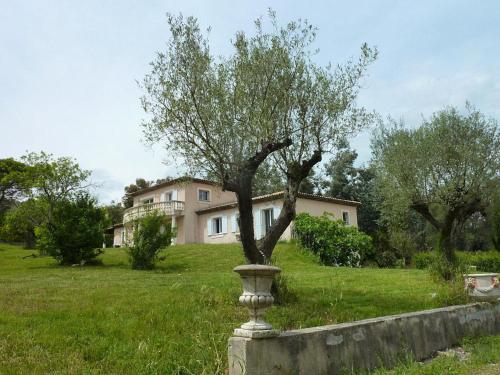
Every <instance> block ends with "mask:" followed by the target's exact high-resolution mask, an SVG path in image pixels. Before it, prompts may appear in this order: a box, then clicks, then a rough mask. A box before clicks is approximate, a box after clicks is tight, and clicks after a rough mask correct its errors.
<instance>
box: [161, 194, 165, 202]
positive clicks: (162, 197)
mask: <svg viewBox="0 0 500 375" xmlns="http://www.w3.org/2000/svg"><path fill="white" fill-rule="evenodd" d="M160 202H165V193H161V195H160Z"/></svg>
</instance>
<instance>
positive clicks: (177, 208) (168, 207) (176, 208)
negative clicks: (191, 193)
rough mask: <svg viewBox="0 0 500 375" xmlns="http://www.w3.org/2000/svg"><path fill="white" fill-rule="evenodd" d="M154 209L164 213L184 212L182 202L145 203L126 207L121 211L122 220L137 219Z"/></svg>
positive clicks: (175, 213) (125, 221)
mask: <svg viewBox="0 0 500 375" xmlns="http://www.w3.org/2000/svg"><path fill="white" fill-rule="evenodd" d="M152 211H156V212H158V213H160V214H164V215H177V214H181V213H183V212H184V202H181V201H168V202H158V203H147V204H141V205H139V206H134V207H130V208H127V209H126V210H125V211H124V213H123V222H124V223H127V222H129V221H132V220H136V219H139V218H141V217H143V216H145V215H147V214H148V213H150V212H152Z"/></svg>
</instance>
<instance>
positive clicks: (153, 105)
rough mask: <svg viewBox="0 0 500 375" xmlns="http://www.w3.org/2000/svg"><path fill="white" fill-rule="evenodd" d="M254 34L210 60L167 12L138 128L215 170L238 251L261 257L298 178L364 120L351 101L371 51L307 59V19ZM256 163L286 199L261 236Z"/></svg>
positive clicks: (279, 229)
mask: <svg viewBox="0 0 500 375" xmlns="http://www.w3.org/2000/svg"><path fill="white" fill-rule="evenodd" d="M270 20H271V23H272V31H271V32H264V28H263V25H262V21H261V20H260V19H259V20H257V21H256V22H255V25H256V34H255V35H254V36H252V37H247V36H246V35H245V34H244V33H243V32H239V33H237V34H236V37H235V39H234V42H233V47H234V53H233V54H232V55H231V56H229V57H227V58H221V59H216V58H215V57H214V56H213V54H212V53H211V51H210V49H209V46H208V41H207V39H206V38H205V37H204V36H203V35H202V33H201V32H200V28H199V26H198V23H197V21H196V19H195V18H192V17H189V18H187V19H184V18H183V17H182V16H179V17H173V16H169V17H168V23H169V25H170V31H171V39H170V41H169V43H168V46H167V50H166V52H161V53H158V54H157V58H156V59H155V61H153V63H152V64H151V65H152V71H151V73H150V74H148V75H147V76H146V77H145V79H144V82H143V88H144V90H145V95H144V97H143V98H142V104H143V107H144V109H145V111H146V112H147V113H149V114H150V115H151V117H150V119H149V120H148V121H147V122H146V123H144V124H143V125H144V135H145V137H146V140H147V141H149V142H151V143H156V142H162V143H163V144H164V145H165V147H166V148H167V149H168V150H169V151H171V152H173V153H175V154H176V155H177V156H179V157H180V158H182V160H183V162H184V163H185V164H186V165H187V166H188V167H189V168H190V170H191V172H192V173H193V174H200V175H205V176H206V175H210V176H215V177H216V179H217V180H218V181H219V182H220V183H221V185H222V188H223V189H224V190H227V191H232V192H234V193H235V194H236V197H237V201H238V209H239V213H240V215H239V227H240V235H241V242H242V245H243V251H244V254H245V257H246V259H247V261H248V262H250V263H261V264H262V263H268V262H269V261H270V258H271V254H272V252H273V249H274V246H275V244H276V242H277V241H278V240H279V238H280V236H281V234H282V233H283V232H284V230H285V229H286V228H287V227H288V225H289V224H290V222H291V221H292V220H293V218H294V217H295V202H296V200H297V194H298V192H299V189H300V185H301V182H302V181H303V180H304V179H305V178H306V177H307V176H309V174H310V172H311V169H312V168H313V167H314V166H315V165H316V164H318V163H319V162H320V161H321V160H322V156H323V154H324V153H326V152H330V151H332V150H333V149H334V148H335V147H336V145H337V144H338V142H339V141H340V140H342V139H344V138H345V137H346V136H349V135H351V134H353V133H355V132H356V131H357V130H359V129H360V128H361V127H362V126H364V125H366V124H367V123H368V122H369V121H370V120H371V116H370V115H369V114H367V113H366V112H365V111H364V110H363V109H360V108H357V107H356V105H355V100H356V97H357V94H358V91H359V88H360V80H361V78H362V77H363V74H364V72H365V70H366V68H367V66H368V65H369V64H370V63H371V62H372V61H374V59H375V58H376V55H377V51H376V50H374V49H370V48H369V47H368V46H367V45H363V46H362V48H361V56H360V58H359V59H358V60H357V61H352V60H350V61H348V62H347V63H345V64H343V65H337V66H335V67H332V66H331V65H328V66H326V67H321V66H318V65H317V64H316V63H314V62H313V60H312V57H313V52H311V45H312V43H313V41H314V39H315V36H316V29H315V28H314V27H312V26H311V25H310V24H308V23H307V22H302V21H298V22H290V23H288V24H287V25H286V26H285V27H283V28H281V27H279V26H278V24H277V21H276V17H275V14H274V13H273V12H272V11H271V12H270ZM263 164H266V165H267V166H269V167H271V168H275V169H276V170H277V171H279V173H281V175H282V181H284V191H285V193H284V196H283V198H284V203H283V208H282V210H281V213H280V215H279V217H278V218H276V220H275V222H274V224H273V225H272V226H271V228H270V230H269V231H268V232H267V234H266V235H265V236H264V238H262V239H260V240H259V241H256V239H255V235H254V227H253V214H252V196H253V188H252V186H253V180H254V178H255V175H256V174H257V171H258V170H259V169H260V168H261V166H262V165H263Z"/></svg>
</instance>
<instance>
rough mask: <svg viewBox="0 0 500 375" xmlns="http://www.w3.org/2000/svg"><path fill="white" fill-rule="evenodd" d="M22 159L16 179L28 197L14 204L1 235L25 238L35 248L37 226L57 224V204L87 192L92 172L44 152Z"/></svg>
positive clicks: (71, 161)
mask: <svg viewBox="0 0 500 375" xmlns="http://www.w3.org/2000/svg"><path fill="white" fill-rule="evenodd" d="M21 160H22V163H18V162H16V163H18V170H17V172H16V173H15V178H13V180H15V181H16V189H18V190H20V194H22V196H23V197H24V198H26V199H25V200H24V201H22V202H21V203H19V202H17V203H16V204H13V205H12V207H11V208H10V210H9V212H8V213H7V214H6V218H5V223H4V225H3V226H2V229H1V230H0V232H1V233H0V236H1V237H2V238H5V237H7V238H16V239H21V238H23V239H24V240H25V245H26V247H27V248H32V247H33V246H34V237H35V236H34V232H35V228H36V227H38V226H41V225H45V226H46V227H48V226H50V225H53V224H54V222H53V215H54V211H55V210H56V206H57V205H58V204H59V203H62V202H64V203H63V204H66V203H67V202H68V201H71V200H74V199H75V198H76V197H77V195H78V194H80V193H82V192H84V191H85V189H86V188H87V186H86V185H85V181H86V180H87V178H88V177H89V176H90V171H86V170H83V169H81V168H80V166H79V165H78V163H77V162H76V161H75V160H74V159H71V158H68V157H60V158H54V157H53V156H52V155H51V154H47V153H45V152H40V153H34V152H32V153H28V154H26V155H24V156H23V157H22V158H21ZM21 165H22V167H20V166H21ZM11 179H12V178H11ZM56 220H57V219H56ZM42 231H43V230H42Z"/></svg>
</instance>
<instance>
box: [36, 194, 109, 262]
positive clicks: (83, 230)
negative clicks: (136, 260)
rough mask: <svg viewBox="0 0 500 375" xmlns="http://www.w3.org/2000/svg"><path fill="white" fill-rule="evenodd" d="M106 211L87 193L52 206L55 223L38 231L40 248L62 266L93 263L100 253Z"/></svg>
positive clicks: (53, 221)
mask: <svg viewBox="0 0 500 375" xmlns="http://www.w3.org/2000/svg"><path fill="white" fill-rule="evenodd" d="M104 220H105V215H104V211H103V210H102V209H101V208H100V207H97V205H96V200H95V199H94V198H92V197H90V196H89V195H88V194H87V193H79V194H78V195H77V196H76V198H75V199H74V200H72V201H70V200H63V201H59V202H57V204H56V205H55V206H54V207H53V211H52V220H51V221H50V222H47V223H45V224H43V225H41V226H39V227H37V228H36V235H37V246H38V247H39V249H40V251H41V252H42V253H47V254H49V255H51V256H52V257H54V259H56V260H57V261H58V262H59V263H60V264H65V265H69V264H82V263H87V262H92V261H94V260H95V258H96V257H97V256H98V255H100V254H101V252H102V250H101V249H100V248H101V246H102V242H103V230H104V226H103V224H104Z"/></svg>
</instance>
